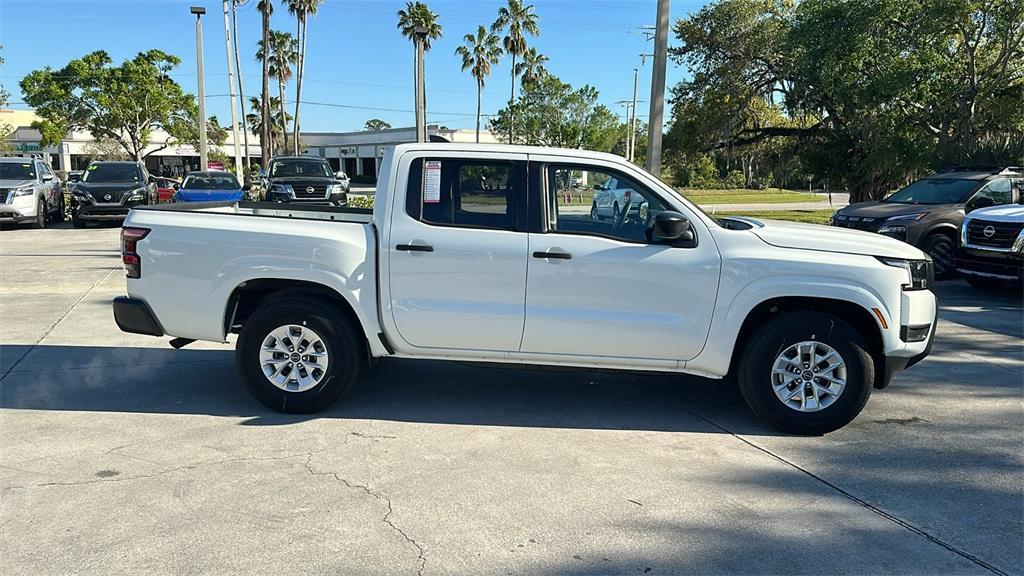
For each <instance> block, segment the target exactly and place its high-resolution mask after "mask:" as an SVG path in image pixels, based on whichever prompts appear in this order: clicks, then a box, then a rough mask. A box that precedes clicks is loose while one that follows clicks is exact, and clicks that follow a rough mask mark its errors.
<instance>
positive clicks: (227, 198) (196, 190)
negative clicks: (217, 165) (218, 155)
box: [174, 170, 247, 202]
mask: <svg viewBox="0 0 1024 576" xmlns="http://www.w3.org/2000/svg"><path fill="white" fill-rule="evenodd" d="M246 189H247V188H246V187H245V186H242V185H241V184H239V183H238V178H235V175H234V174H232V173H230V172H223V171H214V170H210V171H207V172H189V173H188V174H186V175H185V180H184V181H183V182H182V183H181V187H180V188H178V190H177V191H176V192H175V193H174V202H238V201H241V200H244V199H245V190H246Z"/></svg>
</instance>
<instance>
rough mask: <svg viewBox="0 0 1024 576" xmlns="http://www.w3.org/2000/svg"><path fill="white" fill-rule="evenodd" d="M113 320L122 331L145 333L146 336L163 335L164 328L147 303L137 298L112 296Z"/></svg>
mask: <svg viewBox="0 0 1024 576" xmlns="http://www.w3.org/2000/svg"><path fill="white" fill-rule="evenodd" d="M113 304H114V322H116V323H117V327H118V328H120V329H121V331H122V332H131V333H132V334H145V335H147V336H163V335H164V329H163V328H162V327H161V326H160V321H159V320H157V319H156V315H154V314H153V311H152V310H150V309H149V304H146V302H145V301H143V300H139V299H138V298H132V297H130V296H118V297H116V298H114V303H113Z"/></svg>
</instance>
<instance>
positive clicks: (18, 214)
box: [0, 193, 38, 222]
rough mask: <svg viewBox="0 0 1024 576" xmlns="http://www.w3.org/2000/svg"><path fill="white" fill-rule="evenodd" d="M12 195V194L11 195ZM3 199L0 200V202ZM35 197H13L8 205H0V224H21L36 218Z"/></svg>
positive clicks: (36, 203)
mask: <svg viewBox="0 0 1024 576" xmlns="http://www.w3.org/2000/svg"><path fill="white" fill-rule="evenodd" d="M12 194H13V193H12ZM3 201H4V199H3V198H0V202H3ZM37 206H38V202H36V199H35V196H31V195H29V196H13V197H11V198H10V203H9V204H8V203H3V204H0V222H22V221H25V220H32V219H34V218H35V217H36V207H37Z"/></svg>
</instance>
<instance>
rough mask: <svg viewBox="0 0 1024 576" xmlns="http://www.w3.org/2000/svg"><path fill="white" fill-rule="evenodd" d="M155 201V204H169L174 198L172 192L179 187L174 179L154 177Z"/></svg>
mask: <svg viewBox="0 0 1024 576" xmlns="http://www.w3.org/2000/svg"><path fill="white" fill-rule="evenodd" d="M155 180H156V199H157V203H159V204H162V203H166V202H170V201H171V200H172V199H173V198H174V191H175V190H177V189H178V187H179V186H180V185H181V184H180V183H179V182H178V181H177V180H175V179H174V178H167V177H164V176H156V177H155Z"/></svg>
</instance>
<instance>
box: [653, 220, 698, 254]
mask: <svg viewBox="0 0 1024 576" xmlns="http://www.w3.org/2000/svg"><path fill="white" fill-rule="evenodd" d="M654 235H655V236H657V237H658V238H661V239H662V240H668V241H669V242H671V243H672V245H674V246H683V247H690V246H693V245H695V239H696V236H694V234H693V226H692V225H690V221H689V220H687V219H686V217H685V216H683V215H682V214H680V213H679V212H672V211H666V212H659V213H657V214H655V215H654Z"/></svg>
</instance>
